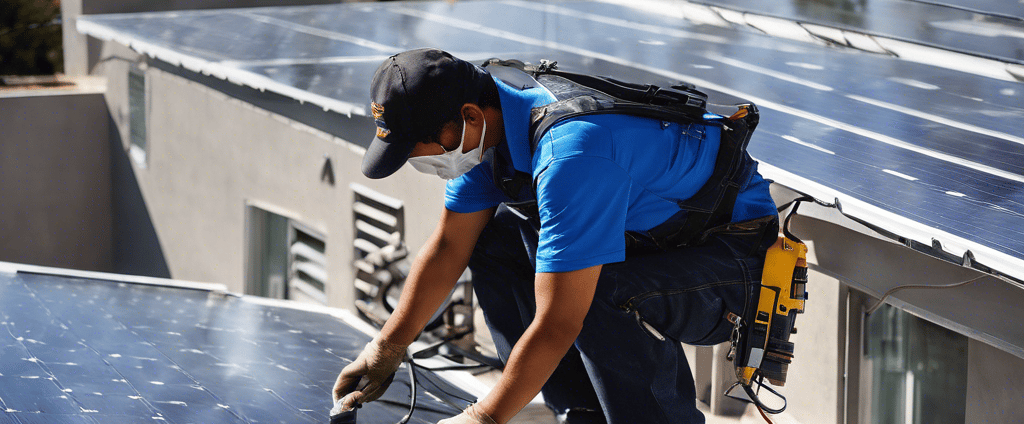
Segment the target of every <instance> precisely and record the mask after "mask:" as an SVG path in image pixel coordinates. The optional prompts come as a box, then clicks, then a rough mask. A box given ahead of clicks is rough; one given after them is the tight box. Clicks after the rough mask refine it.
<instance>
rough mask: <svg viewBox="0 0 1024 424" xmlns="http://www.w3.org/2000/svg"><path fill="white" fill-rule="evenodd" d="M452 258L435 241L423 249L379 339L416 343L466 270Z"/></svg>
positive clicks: (402, 343)
mask: <svg viewBox="0 0 1024 424" xmlns="http://www.w3.org/2000/svg"><path fill="white" fill-rule="evenodd" d="M451 254H452V253H451V252H446V250H445V246H444V245H443V243H441V242H439V241H438V240H436V239H431V241H430V242H429V243H428V244H427V245H426V246H424V250H423V251H422V252H421V253H420V255H419V256H417V257H416V260H415V261H413V266H412V269H411V270H410V272H409V276H408V277H406V279H405V285H404V287H403V288H402V296H401V297H400V299H399V302H398V306H397V307H395V311H394V312H393V313H392V314H391V317H390V318H388V321H387V323H385V324H384V328H382V329H381V332H380V337H381V339H383V340H386V341H388V342H390V343H395V344H401V345H409V344H410V343H412V342H413V341H414V340H416V337H417V336H418V335H419V333H420V331H422V330H423V327H424V326H426V325H427V322H428V321H429V320H430V317H431V316H433V315H434V312H436V311H437V308H439V307H440V306H441V302H443V301H444V299H445V298H447V297H448V294H449V293H451V291H452V287H454V286H455V282H456V281H457V280H458V278H459V275H461V274H462V272H463V270H465V269H466V264H465V263H461V262H460V263H453V262H456V261H451V260H450V256H449V255H451ZM446 257H448V258H449V260H447V261H446V260H445V258H446Z"/></svg>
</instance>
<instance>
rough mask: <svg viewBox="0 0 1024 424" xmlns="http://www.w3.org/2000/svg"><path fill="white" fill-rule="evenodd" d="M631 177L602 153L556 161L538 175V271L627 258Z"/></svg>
mask: <svg viewBox="0 0 1024 424" xmlns="http://www.w3.org/2000/svg"><path fill="white" fill-rule="evenodd" d="M629 186H630V185H629V177H628V174H627V173H626V171H625V170H624V169H622V167H621V166H619V165H618V164H617V163H615V162H613V161H612V160H610V159H608V158H604V157H593V156H571V157H567V158H564V159H555V160H553V161H552V162H551V163H550V165H549V166H547V167H546V168H545V169H544V170H543V171H542V172H541V173H540V175H539V176H538V178H537V199H538V206H539V208H540V218H541V233H540V240H539V243H538V246H537V272H567V271H575V270H579V269H583V268H587V267H591V266H594V265H602V264H607V263H613V262H621V261H624V260H625V259H626V242H625V237H624V233H625V231H626V230H625V228H626V210H627V207H628V204H629Z"/></svg>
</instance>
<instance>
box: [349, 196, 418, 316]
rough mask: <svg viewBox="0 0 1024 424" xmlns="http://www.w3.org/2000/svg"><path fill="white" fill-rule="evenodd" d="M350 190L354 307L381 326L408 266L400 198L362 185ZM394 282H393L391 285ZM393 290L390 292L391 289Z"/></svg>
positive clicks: (403, 213)
mask: <svg viewBox="0 0 1024 424" xmlns="http://www.w3.org/2000/svg"><path fill="white" fill-rule="evenodd" d="M350 187H351V188H352V192H353V203H352V213H353V220H352V222H353V225H354V229H353V230H354V231H353V234H355V238H354V240H353V247H354V249H353V251H354V256H355V257H354V258H353V259H354V265H355V281H354V286H355V289H356V297H355V307H356V309H358V310H359V312H360V313H361V314H362V315H363V316H364V317H365V318H366V319H368V320H370V321H371V322H374V323H376V324H378V325H383V324H384V321H385V320H386V319H387V317H388V316H389V315H390V314H391V311H392V307H391V305H394V304H395V303H396V299H388V297H389V292H391V293H390V295H391V296H392V297H394V296H397V295H398V286H397V285H398V283H400V282H401V280H402V279H404V275H405V273H406V272H408V269H399V267H405V266H407V264H406V262H405V261H402V259H405V257H406V256H407V251H406V248H405V208H404V206H403V204H402V201H401V200H398V199H395V198H393V197H390V196H386V195H384V194H381V193H378V192H376V191H374V190H371V189H369V188H367V187H365V186H363V185H359V184H354V183H353V184H350ZM392 283H395V284H392ZM392 291H393V292H392Z"/></svg>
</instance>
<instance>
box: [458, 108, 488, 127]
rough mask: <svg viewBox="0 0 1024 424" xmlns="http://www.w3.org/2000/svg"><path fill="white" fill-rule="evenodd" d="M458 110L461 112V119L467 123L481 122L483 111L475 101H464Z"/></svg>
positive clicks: (475, 123) (479, 123) (478, 123)
mask: <svg viewBox="0 0 1024 424" xmlns="http://www.w3.org/2000/svg"><path fill="white" fill-rule="evenodd" d="M460 112H461V113H462V119H463V120H464V121H466V123H467V124H470V125H473V126H477V125H481V124H482V123H483V120H484V111H483V109H480V106H479V105H477V104H475V103H466V104H464V105H462V109H461V110H460Z"/></svg>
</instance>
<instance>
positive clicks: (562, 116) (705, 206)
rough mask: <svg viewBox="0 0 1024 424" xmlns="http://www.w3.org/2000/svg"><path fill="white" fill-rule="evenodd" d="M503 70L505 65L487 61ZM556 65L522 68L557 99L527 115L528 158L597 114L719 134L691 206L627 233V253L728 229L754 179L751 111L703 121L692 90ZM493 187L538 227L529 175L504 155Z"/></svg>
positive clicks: (701, 103) (701, 102) (703, 99)
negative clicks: (559, 130) (568, 126)
mask: <svg viewBox="0 0 1024 424" xmlns="http://www.w3.org/2000/svg"><path fill="white" fill-rule="evenodd" d="M489 63H500V64H503V65H506V66H507V64H508V63H509V62H500V61H498V62H489ZM553 67H554V63H552V62H546V61H542V63H541V65H540V66H538V67H529V66H527V67H524V68H520V69H523V70H524V71H526V72H532V74H533V76H534V77H535V78H536V80H537V82H539V83H540V84H541V85H542V86H544V87H545V88H547V89H548V90H549V91H550V92H551V93H552V94H554V96H555V99H556V101H555V102H554V103H551V104H548V105H545V106H541V107H537V108H534V109H533V110H532V111H531V116H530V152H531V153H533V152H535V151H536V150H537V144H538V143H539V142H540V140H541V138H542V137H543V135H544V134H545V133H546V132H547V131H548V130H549V129H550V128H551V127H552V126H554V125H555V124H557V123H559V122H561V121H564V120H566V119H572V118H575V117H579V116H584V115H595V114H607V113H612V114H624V115H634V116H640V117H646V118H652V119H657V120H660V121H667V122H674V123H680V124H693V123H697V124H702V125H715V126H719V127H720V128H721V129H722V134H721V142H720V143H721V144H720V146H719V148H718V155H717V157H716V160H715V170H714V171H713V172H712V175H711V177H710V178H709V179H708V181H707V182H706V183H705V184H704V185H703V186H702V187H701V188H700V190H698V192H697V193H696V194H695V195H694V196H692V197H691V198H689V199H686V200H680V201H678V202H677V204H678V205H679V208H680V212H679V213H677V214H676V215H674V216H673V217H671V218H669V220H667V221H666V222H665V223H662V224H660V225H658V226H657V227H655V228H653V229H651V230H650V231H647V232H644V233H637V232H626V234H625V237H626V246H627V249H633V250H635V249H638V248H639V249H672V248H676V247H681V246H686V245H690V244H696V243H700V242H702V241H703V239H704V238H705V237H706V236H707V234H708V233H709V231H710V230H712V229H713V228H715V227H717V226H721V225H724V224H728V223H729V222H730V221H731V218H732V210H733V206H734V204H735V202H736V197H737V196H738V195H739V190H740V189H741V188H742V184H744V183H745V182H746V181H747V180H748V179H749V177H750V174H751V173H752V172H753V159H752V158H751V157H750V155H748V154H747V152H746V147H747V144H748V143H749V141H750V136H751V135H752V134H753V131H754V128H755V127H756V126H757V123H758V111H757V108H756V107H755V106H754V105H753V104H742V105H738V106H737V108H738V111H737V113H736V114H734V115H733V116H732V117H730V118H728V119H726V120H724V121H721V120H714V121H708V120H706V119H705V117H704V115H705V114H706V113H707V111H706V109H705V107H706V105H707V95H706V94H704V93H702V92H700V91H697V90H695V89H694V88H693V87H692V86H688V85H676V86H673V87H671V88H669V89H665V88H660V87H657V86H654V85H640V84H632V83H627V82H622V81H617V80H614V79H611V78H606V77H597V76H591V75H583V74H575V73H570V72H562V71H556V70H554V69H553ZM494 156H495V158H494V160H493V162H492V171H493V176H494V183H495V185H496V186H497V187H498V188H500V189H501V190H502V192H503V193H505V195H507V196H508V197H509V198H511V199H512V200H513V201H512V202H507V203H506V206H508V207H509V209H511V210H512V211H513V212H516V213H517V214H518V215H520V216H521V217H523V218H524V219H527V220H529V221H531V223H532V224H533V225H534V228H537V229H539V228H540V217H539V211H538V209H537V202H536V186H535V183H536V182H535V181H534V180H533V176H532V175H530V174H528V173H525V172H522V171H518V170H516V169H515V168H513V167H512V164H511V161H510V159H509V158H508V157H506V156H505V155H504V154H503V153H498V154H495V155H494Z"/></svg>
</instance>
